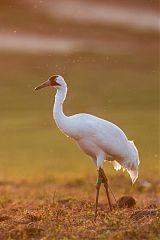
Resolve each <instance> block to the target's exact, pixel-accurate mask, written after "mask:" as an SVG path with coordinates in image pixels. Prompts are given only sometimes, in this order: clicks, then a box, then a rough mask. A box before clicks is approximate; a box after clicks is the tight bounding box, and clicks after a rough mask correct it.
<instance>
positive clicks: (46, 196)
mask: <svg viewBox="0 0 160 240" xmlns="http://www.w3.org/2000/svg"><path fill="white" fill-rule="evenodd" d="M86 180H87V179H85V180H81V179H77V180H74V181H68V182H66V183H60V184H58V183H56V182H55V181H48V182H39V183H29V182H19V183H14V182H1V184H0V196H1V197H0V239H16V240H17V239H130V240H131V239H158V237H159V236H160V218H159V217H160V212H159V202H158V198H159V191H158V188H159V186H158V183H156V182H155V183H154V184H153V185H152V187H151V188H148V189H147V188H144V187H143V186H141V185H139V184H137V186H136V187H135V189H134V192H132V194H131V195H133V196H134V197H135V199H136V201H137V204H136V206H135V207H133V208H118V207H116V206H115V208H114V209H113V211H112V212H110V211H109V209H108V207H107V204H106V196H105V194H104V191H103V190H101V196H100V204H99V208H98V217H97V221H96V222H95V221H94V184H93V179H92V178H91V179H89V182H88V183H85V181H86ZM119 180H120V179H119ZM86 182H87V181H86ZM112 183H113V184H114V186H115V185H116V189H117V191H116V193H117V192H118V194H119V193H120V192H122V189H123V190H124V192H126V194H127V192H128V190H127V189H128V188H129V185H128V183H126V182H125V180H124V178H122V179H121V183H120V181H117V180H114V179H112ZM124 184H125V187H124ZM91 186H92V187H91ZM126 194H125V195H126ZM119 196H120V195H119ZM146 199H147V200H146ZM153 199H154V200H153Z"/></svg>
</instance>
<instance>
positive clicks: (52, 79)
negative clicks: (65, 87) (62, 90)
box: [49, 75, 60, 86]
mask: <svg viewBox="0 0 160 240" xmlns="http://www.w3.org/2000/svg"><path fill="white" fill-rule="evenodd" d="M56 77H58V75H53V76H51V77H50V78H49V81H50V83H51V86H59V85H60V84H59V83H57V82H56Z"/></svg>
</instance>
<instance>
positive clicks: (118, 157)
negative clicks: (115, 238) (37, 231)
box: [35, 75, 139, 183]
mask: <svg viewBox="0 0 160 240" xmlns="http://www.w3.org/2000/svg"><path fill="white" fill-rule="evenodd" d="M46 86H53V87H55V88H56V89H57V93H56V96H55V104H54V108H53V117H54V119H55V122H56V124H57V126H58V128H59V129H60V130H61V131H62V132H63V133H64V134H66V135H67V136H69V137H71V138H73V139H74V140H75V141H76V142H77V143H78V144H79V146H80V148H81V149H82V150H83V151H84V152H85V153H86V154H88V155H89V156H90V157H91V158H92V159H93V161H94V162H95V164H96V166H97V167H98V168H101V167H102V165H103V162H104V160H108V161H112V162H113V166H114V169H116V170H119V169H121V168H123V169H124V170H127V172H128V173H129V175H130V177H131V179H132V182H133V183H134V182H135V181H136V179H137V177H138V165H139V156H138V151H137V148H136V146H135V144H134V143H133V141H129V140H128V139H127V137H126V135H125V133H124V132H123V131H122V130H121V129H120V128H119V127H118V126H116V125H115V124H113V123H111V122H109V121H106V120H104V119H101V118H98V117H95V116H93V115H90V114H84V113H80V114H76V115H73V116H66V115H65V114H64V113H63V102H64V100H65V98H66V94H67V85H66V82H65V81H64V79H63V77H61V76H60V75H54V76H52V77H50V78H49V80H47V81H46V82H45V83H43V84H41V85H40V86H39V87H37V88H35V90H38V89H40V88H43V87H46Z"/></svg>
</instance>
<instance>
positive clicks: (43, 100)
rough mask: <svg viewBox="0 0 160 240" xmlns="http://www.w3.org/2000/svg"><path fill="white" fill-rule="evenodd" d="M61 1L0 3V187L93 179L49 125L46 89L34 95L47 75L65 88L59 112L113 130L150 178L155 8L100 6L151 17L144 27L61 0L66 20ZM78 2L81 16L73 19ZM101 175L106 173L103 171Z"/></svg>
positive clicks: (154, 174)
mask: <svg viewBox="0 0 160 240" xmlns="http://www.w3.org/2000/svg"><path fill="white" fill-rule="evenodd" d="M65 2H67V1H65ZM63 3H64V1H59V3H57V2H56V1H24V0H23V1H18V0H17V1H14V2H13V1H8V0H7V1H1V6H0V9H1V14H0V29H1V31H0V113H1V116H0V133H1V134H0V136H1V137H0V166H1V167H0V180H13V179H14V180H15V179H16V180H18V179H47V178H54V177H55V178H56V177H60V178H73V177H75V176H76V177H77V176H78V177H83V176H84V175H85V176H88V175H96V168H95V166H94V165H93V163H92V161H91V160H90V159H89V158H88V156H86V155H85V154H83V153H82V152H81V151H80V150H79V148H78V147H77V146H76V143H74V142H73V141H72V140H70V139H68V138H66V137H65V136H64V135H63V134H62V133H60V132H59V130H58V129H57V127H56V125H55V123H54V121H53V118H52V107H53V102H54V95H55V91H54V90H53V89H49V88H48V89H44V90H42V91H39V92H34V87H35V86H37V85H38V84H39V83H41V82H43V81H45V80H47V79H48V77H49V76H50V75H52V74H60V75H62V76H64V78H65V79H66V81H67V83H68V95H67V99H66V101H65V106H64V110H65V113H66V114H68V115H72V114H74V113H78V112H87V113H91V114H94V115H97V116H99V117H102V118H105V119H107V120H109V121H112V122H114V123H115V124H117V125H118V126H120V127H121V128H122V129H123V130H124V132H125V133H126V134H127V136H128V138H129V139H130V140H132V139H133V140H135V143H136V145H137V148H138V150H139V154H140V161H141V164H140V173H139V175H140V178H149V179H150V180H151V179H152V178H154V179H158V177H159V176H158V174H159V170H160V164H159V149H158V148H159V146H158V140H159V139H158V40H159V39H158V32H159V29H158V22H157V26H156V22H154V16H155V17H156V16H157V4H158V3H157V1H147V0H146V1H145V0H143V1H134V3H133V1H129V2H127V1H122V2H121V3H119V1H116V0H114V1H108V2H107V4H109V6H110V7H113V9H114V8H115V9H116V10H117V9H121V8H122V9H123V10H124V11H127V13H128V12H129V11H131V13H132V15H133V9H134V8H135V9H138V11H139V12H138V14H140V15H141V16H142V15H143V14H146V15H144V16H147V14H148V16H149V17H151V16H152V17H153V26H154V27H152V26H150V25H149V26H142V27H138V25H136V23H135V24H129V20H128V22H127V19H126V24H125V23H123V22H120V23H119V22H116V21H114V14H113V19H111V20H110V21H108V20H106V19H105V18H103V19H101V18H100V16H101V15H100V16H99V17H96V16H95V21H94V18H92V17H93V16H92V14H91V13H92V12H94V11H93V10H95V9H97V12H98V11H99V12H100V11H102V9H103V10H104V12H103V14H107V6H108V5H106V2H105V1H99V2H98V3H97V2H96V1H89V0H88V1H76V3H75V2H74V1H69V2H68V4H70V5H69V6H68V8H67V11H71V10H72V11H71V12H69V16H70V17H69V18H68V17H67V15H65V14H66V12H65V11H66V7H65V6H66V5H65V4H66V3H64V6H63ZM58 4H59V5H58ZM76 4H80V5H76ZM81 4H82V5H81ZM85 4H88V5H87V6H86V7H88V8H89V9H90V14H89V15H88V14H87V17H86V18H85V15H84V19H83V11H82V10H83V9H84V8H85ZM74 8H75V12H76V11H77V18H78V16H79V19H76V18H75V16H74V15H73V16H72V14H73V12H74ZM105 9H106V13H105ZM58 11H60V13H61V14H62V15H60V14H59V12H58ZM86 11H87V8H86ZM135 12H136V11H135ZM63 13H64V14H63ZM120 13H121V12H120ZM78 14H79V15H78ZM121 14H122V13H121ZM126 15H127V14H126ZM88 16H90V18H89V17H88ZM97 16H98V15H97ZM105 16H106V15H105ZM72 17H73V18H72ZM132 17H133V20H134V17H135V18H136V17H137V16H136V15H135V16H134V15H133V16H132ZM87 18H89V19H87ZM99 19H100V20H99ZM142 20H143V19H142ZM133 22H134V21H133ZM142 25H143V24H142ZM105 168H106V171H107V172H109V174H115V172H114V171H113V168H112V166H111V164H109V163H106V164H105ZM116 174H121V173H116Z"/></svg>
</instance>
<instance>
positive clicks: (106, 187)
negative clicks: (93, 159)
mask: <svg viewBox="0 0 160 240" xmlns="http://www.w3.org/2000/svg"><path fill="white" fill-rule="evenodd" d="M99 170H100V175H101V177H102V182H103V184H104V187H105V190H106V195H107V199H108V204H109V208H110V210H112V204H111V200H110V196H109V186H108V179H107V177H106V175H105V172H104V170H103V169H102V168H100V169H99Z"/></svg>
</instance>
